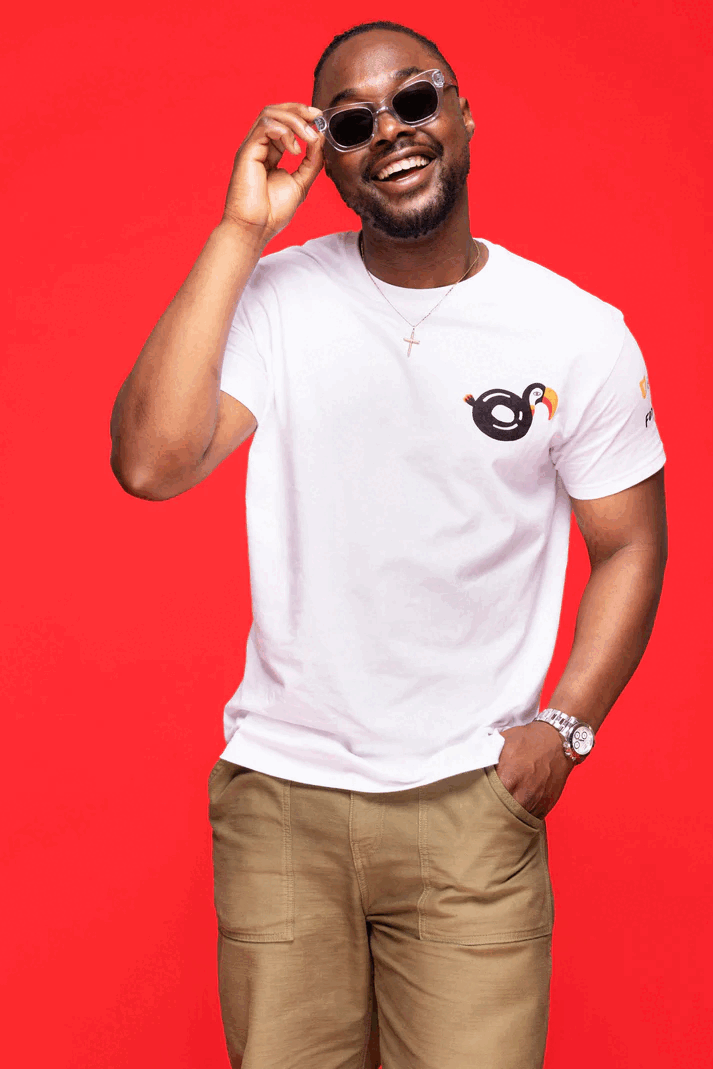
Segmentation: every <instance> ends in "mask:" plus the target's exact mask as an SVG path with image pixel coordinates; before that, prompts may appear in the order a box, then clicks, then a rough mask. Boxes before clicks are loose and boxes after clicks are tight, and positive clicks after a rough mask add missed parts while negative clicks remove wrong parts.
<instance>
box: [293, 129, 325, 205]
mask: <svg viewBox="0 0 713 1069" xmlns="http://www.w3.org/2000/svg"><path fill="white" fill-rule="evenodd" d="M322 148H323V141H322V139H321V138H320V139H319V140H318V141H316V142H308V143H307V151H306V153H305V158H304V159H303V160H302V162H301V163H300V165H299V167H297V168H296V169H295V170H294V171H293V173H292V177H293V178H294V180H295V181H296V182H297V183H298V184H299V185H300V186H301V187H302V199H303V200H304V198H305V197H306V196H307V192H308V190H309V187H310V186H311V185H312V183H313V182H314V180H315V178H316V177H317V175H318V174H319V172H320V170H321V169H322V165H323V163H324V153H323V151H322Z"/></svg>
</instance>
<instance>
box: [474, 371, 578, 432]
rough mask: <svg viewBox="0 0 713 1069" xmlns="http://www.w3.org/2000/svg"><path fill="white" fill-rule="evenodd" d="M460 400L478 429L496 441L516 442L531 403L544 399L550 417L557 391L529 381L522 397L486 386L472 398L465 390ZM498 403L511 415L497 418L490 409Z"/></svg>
mask: <svg viewBox="0 0 713 1069" xmlns="http://www.w3.org/2000/svg"><path fill="white" fill-rule="evenodd" d="M463 400H464V401H466V402H467V403H468V404H469V405H470V406H471V408H472V409H473V422H474V423H475V425H476V427H477V428H478V430H481V431H482V432H483V434H487V435H488V437H489V438H495V439H496V441H498V442H516V441H517V440H518V438H524V437H525V435H526V434H527V432H528V431H529V429H530V426H531V424H532V416H533V413H534V411H535V405H536V404H537V403H538V402H539V401H544V402H545V405H546V407H547V409H548V410H549V418H550V419H552V417H553V416H554V414H555V409H556V408H557V394H556V393H555V391H554V390H551V389H548V388H547V387H546V386H543V384H542V383H541V382H533V383H531V384H530V385H529V386H528V387H527V389H526V390H525V391H524V393H523V395H522V397H518V395H517V394H516V393H511V392H510V390H486V391H485V393H481V395H480V397H477V398H473V395H472V393H469V394H467V395H466V396H465V397H464V398H463ZM498 407H501V408H506V409H509V411H510V412H511V413H512V418H510V419H500V417H499V416H496V415H495V414H494V409H496V408H498Z"/></svg>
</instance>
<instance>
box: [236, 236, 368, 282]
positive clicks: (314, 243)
mask: <svg viewBox="0 0 713 1069" xmlns="http://www.w3.org/2000/svg"><path fill="white" fill-rule="evenodd" d="M349 238H350V232H349V231H344V232H342V233H336V234H325V235H324V236H323V237H319V238H311V239H310V240H309V241H306V242H305V243H304V244H303V245H289V246H288V247H287V248H285V249H280V250H279V252H272V253H268V254H267V255H266V256H263V257H261V259H260V261H259V262H258V264H257V266H256V268H255V270H254V272H253V274H252V276H251V279H250V285H251V289H252V290H253V291H256V290H268V289H280V288H282V287H283V286H285V285H287V284H289V285H290V286H294V285H295V284H300V283H302V284H305V285H313V284H314V283H315V282H316V281H318V279H319V278H320V277H321V278H323V279H325V280H326V279H329V278H334V276H335V272H340V271H342V270H343V266H344V258H345V256H346V252H347V243H348V240H349Z"/></svg>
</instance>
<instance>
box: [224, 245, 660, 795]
mask: <svg viewBox="0 0 713 1069" xmlns="http://www.w3.org/2000/svg"><path fill="white" fill-rule="evenodd" d="M479 240H480V241H481V242H484V244H486V245H487V247H488V251H489V258H488V261H487V263H486V264H485V266H484V267H483V268H482V269H481V270H480V271H479V272H478V273H477V274H476V275H475V276H474V277H473V278H471V279H468V280H467V281H466V282H462V283H460V285H458V286H456V288H455V289H454V290H453V291H452V292H451V293H450V294H449V295H448V296H447V297H446V298H445V300H444V301H443V303H442V304H441V305H440V306H439V307H438V309H437V310H436V311H435V312H434V313H433V314H432V315H431V316H429V318H428V319H427V320H426V321H425V322H424V323H423V324H421V326H419V327H418V328H417V330H416V338H417V340H418V343H419V344H418V345H414V346H413V348H412V351H411V356H410V357H409V356H407V352H408V345H407V342H406V340H405V339H408V337H409V336H410V334H411V329H410V327H408V326H407V324H406V322H404V320H403V319H401V318H400V316H399V315H398V314H397V312H396V311H394V309H393V308H392V307H391V306H390V305H389V304H388V302H387V301H386V300H385V299H384V297H383V296H381V294H380V293H379V292H378V291H377V289H376V288H375V286H374V284H373V283H372V281H371V280H370V278H369V277H368V275H367V273H366V271H365V269H364V266H363V264H362V262H361V259H360V257H359V253H358V249H357V234H356V233H353V232H348V233H342V234H331V235H329V236H327V237H322V238H317V239H315V240H312V241H308V242H306V244H304V245H302V246H299V247H292V248H288V249H284V250H283V251H281V252H277V253H274V254H271V255H268V256H265V257H264V258H263V259H262V260H261V261H260V263H259V264H258V266H257V267H256V269H255V271H254V273H253V275H252V277H251V279H250V282H249V284H248V286H247V288H246V290H245V293H244V294H243V297H242V299H241V301H240V302H239V304H238V307H237V311H236V314H235V317H234V320H233V323H232V326H231V330H230V334H229V338H228V341H227V345H226V352H225V360H224V365H223V371H222V378H221V389H222V390H224V391H226V392H227V393H229V394H230V395H232V396H233V397H235V398H237V399H238V400H240V401H242V402H243V404H245V405H246V406H247V407H248V408H249V409H250V410H251V411H252V412H253V414H254V415H255V417H256V419H257V421H258V428H257V431H256V432H255V435H254V438H253V441H252V443H251V447H250V456H249V463H248V481H247V495H246V510H247V525H248V547H249V560H250V575H251V589H252V600H253V625H252V628H251V631H250V634H249V638H248V642H247V657H246V665H245V674H244V677H243V680H242V682H241V684H240V686H239V687H238V690H237V692H236V693H235V695H234V696H233V698H231V700H230V701H229V702H228V704H227V706H226V708H225V718H224V728H225V739H226V743H227V745H226V748H225V750H224V751H223V754H222V756H223V757H224V758H225V759H226V760H228V761H233V762H235V763H236V764H240V765H244V766H246V767H248V768H253V769H257V770H258V771H261V772H267V773H269V774H271V775H274V776H279V777H282V778H285V779H290V780H296V781H298V782H302V783H311V784H318V785H322V786H326V787H339V788H343V789H347V790H356V791H371V792H378V791H396V790H404V789H406V788H411V787H416V786H420V785H423V784H427V783H431V782H434V781H436V780H439V779H443V778H444V777H447V776H452V775H455V774H457V773H460V772H464V771H469V770H471V769H476V768H481V767H484V766H486V765H489V764H494V763H496V762H497V760H498V757H499V754H500V750H501V748H502V745H503V742H504V740H503V737H502V735H501V734H500V733H499V731H500V729H503V728H507V727H512V726H515V725H518V724H525V723H527V722H529V721H530V720H531V719H532V718H533V717H534V716H535V714H536V713H537V711H538V708H539V700H540V693H541V690H542V687H543V683H544V678H545V675H546V672H547V669H548V667H549V663H550V660H551V657H552V652H553V648H554V643H555V638H556V634H557V627H558V622H559V615H560V606H561V601H562V590H563V584H564V576H565V566H566V562H567V550H568V542H569V523H570V512H571V504H570V495H571V497H574V498H597V497H603V496H605V495H607V494H614V493H617V492H618V491H620V490H624V489H626V488H627V487H630V486H633V485H634V484H635V483H637V482H640V481H641V480H642V479H645V478H647V477H648V476H649V475H652V474H653V473H654V472H656V471H658V470H659V468H661V467H662V466H663V463H664V460H665V455H664V451H663V448H662V445H661V440H660V438H659V434H658V430H657V428H656V423H655V421H654V417H653V410H652V408H651V399H650V392H649V385H648V377H647V373H646V367H645V365H644V360H643V358H642V355H641V352H640V350H639V347H638V345H637V343H636V342H635V340H634V338H633V337H632V335H631V333H630V331H629V329H628V327H627V326H626V325H625V323H624V318H623V316H622V313H621V312H620V311H618V310H617V309H616V308H614V307H613V306H612V305H610V304H607V303H606V302H604V301H601V300H599V299H598V298H597V297H594V296H592V295H591V294H589V293H586V292H585V291H584V290H582V289H580V288H579V287H577V286H576V285H574V283H572V282H570V281H568V280H567V279H565V278H562V277H561V276H559V275H557V274H555V273H554V272H553V271H550V270H548V269H546V268H544V267H541V266H540V265H538V264H536V263H533V262H531V261H529V260H526V259H524V258H523V257H521V256H517V255H516V254H514V253H512V252H509V251H508V250H507V249H505V248H503V247H502V246H501V245H496V244H495V243H493V242H491V241H485V239H483V238H480V239H479ZM379 286H380V287H381V289H382V291H383V292H384V293H386V294H387V295H388V298H389V300H390V301H392V302H393V304H394V305H395V307H396V308H398V309H399V311H400V312H402V313H403V315H404V316H405V317H406V319H407V320H409V321H410V322H411V323H416V322H417V321H418V320H419V319H421V318H422V317H423V316H424V315H425V314H426V312H428V311H429V309H431V308H432V307H433V305H434V304H436V302H437V301H438V299H439V297H442V296H443V295H444V293H445V289H426V290H423V289H421V290H418V289H404V288H401V287H397V286H390V285H388V284H386V283H384V282H381V281H379ZM467 398H469V400H467Z"/></svg>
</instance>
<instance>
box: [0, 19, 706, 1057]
mask: <svg viewBox="0 0 713 1069" xmlns="http://www.w3.org/2000/svg"><path fill="white" fill-rule="evenodd" d="M372 18H392V19H397V20H399V21H408V22H409V23H410V24H411V25H413V26H414V27H415V28H416V29H418V30H420V31H422V32H424V33H426V34H427V35H430V36H432V37H434V38H435V40H436V41H437V42H438V44H439V45H440V47H441V48H442V49H443V51H444V52H445V53H446V55H447V56H448V57H449V59H450V61H451V63H452V64H453V65H454V66H455V68H456V70H457V72H458V74H459V78H460V84H461V89H462V91H463V92H464V93H466V94H467V95H468V97H469V98H470V101H471V104H472V107H473V111H474V115H475V120H476V124H477V128H476V135H475V139H474V142H473V169H472V175H471V180H470V190H471V202H472V218H473V230H474V233H475V234H476V235H478V236H481V237H484V238H486V239H490V240H491V241H494V242H498V243H500V244H502V245H505V246H506V247H507V248H509V249H511V250H513V251H514V252H517V253H519V254H521V255H523V256H525V257H528V258H529V259H532V260H535V261H537V262H538V263H541V264H544V265H545V266H546V267H549V268H551V269H553V270H554V271H556V272H558V273H559V274H562V275H565V276H566V277H567V278H570V279H572V280H573V281H574V282H576V283H577V284H578V285H580V286H582V287H583V288H584V289H586V290H589V291H590V292H592V293H594V294H596V295H597V296H599V297H601V298H603V299H604V300H606V301H609V302H610V303H612V304H614V305H615V306H616V307H618V308H620V309H622V310H623V311H624V313H625V315H626V319H627V322H628V324H629V326H630V327H631V329H632V331H633V333H634V335H635V337H636V338H637V340H638V342H639V344H640V345H641V348H642V350H643V352H644V355H645V358H646V360H647V362H648V367H649V372H650V379H651V385H652V392H653V400H654V405H655V409H656V417H657V420H658V423H659V427H660V430H661V433H662V436H663V438H664V444H665V446H666V449H667V453H668V469H667V475H668V489H669V508H670V520H671V560H670V565H669V571H668V576H667V582H666V587H665V591H664V597H663V602H662V607H661V611H660V615H659V619H658V622H657V625H656V628H655V631H654V635H653V638H652V640H651V644H650V647H649V651H648V653H647V655H646V657H645V659H644V662H643V664H642V667H641V668H640V670H639V672H638V674H637V675H636V676H635V678H634V680H633V681H632V683H631V684H630V685H629V687H628V688H627V690H626V692H625V694H624V695H623V697H622V698H621V700H620V701H619V702H618V704H617V706H616V708H615V710H614V711H613V713H612V714H611V716H610V718H609V720H608V721H607V723H606V725H605V726H604V728H603V730H602V732H601V734H600V736H599V741H598V746H597V750H596V752H595V755H594V756H593V758H592V759H591V761H590V762H588V763H587V765H585V766H584V767H583V768H582V769H580V770H577V772H576V773H575V774H574V775H573V776H572V777H571V778H570V781H569V784H568V786H567V790H566V793H565V795H564V796H563V798H562V800H561V801H560V803H559V805H558V806H557V808H556V809H555V810H554V811H553V813H552V815H551V817H550V818H549V821H548V823H549V828H550V839H551V860H552V871H553V880H554V886H555V896H556V909H557V919H556V927H555V938H554V958H555V973H554V981H553V987H552V1014H551V1025H550V1040H549V1047H548V1054H547V1069H572V1067H573V1066H575V1067H576V1069H594V1067H597V1069H601V1067H612V1069H641V1066H647V1067H657V1066H661V1067H666V1069H674V1067H679V1066H680V1067H685V1069H698V1067H700V1069H703V1067H704V1066H706V1067H708V1066H709V1065H710V1051H711V1049H712V1048H713V1042H712V1038H713V1037H712V1036H711V1034H710V1033H711V1028H710V1021H711V1016H710V1005H709V1002H708V997H709V995H710V985H709V982H708V975H709V961H710V955H711V945H712V942H713V941H712V939H711V929H710V925H709V913H710V907H709V893H708V887H709V885H710V882H711V877H712V875H713V873H712V872H711V868H712V866H711V862H710V845H709V844H710V841H711V820H710V815H711V809H712V807H711V803H710V784H709V781H708V778H707V768H708V766H709V761H708V759H707V756H706V755H707V748H708V724H709V719H710V716H709V710H708V699H709V690H710V688H709V685H708V678H707V673H708V655H709V650H708V617H709V604H710V593H709V589H710V588H709V583H710V578H711V576H710V571H711V566H710V549H709V546H710V535H709V530H710V506H709V500H708V474H707V473H708V463H709V461H710V444H711V422H712V421H711V416H710V411H711V402H710V397H711V388H712V387H713V377H712V376H711V371H710V355H709V354H710V349H709V348H706V347H705V346H704V344H703V338H704V302H705V304H706V305H707V304H708V301H709V296H708V295H709V291H710V283H711V278H710V273H709V271H708V249H709V242H710V234H709V233H708V234H706V233H705V230H704V221H705V216H704V213H703V210H702V209H703V204H702V199H703V191H702V186H703V179H704V174H705V172H706V169H707V166H708V163H709V158H708V157H709V147H710V140H709V134H707V133H706V132H707V131H710V121H711V116H710V109H709V107H707V105H708V102H709V86H710V71H707V72H706V70H705V69H704V55H705V51H704V49H705V42H706V40H708V39H710V28H711V27H710V21H711V20H710V8H709V7H708V6H707V5H704V4H703V3H696V2H695V0H682V2H681V3H675V4H674V3H673V2H671V3H669V4H665V3H661V2H658V0H656V2H648V3H646V4H639V3H636V2H635V0H623V2H622V0H603V2H602V3H600V4H598V5H576V6H575V5H573V4H572V3H571V2H570V0H513V2H512V3H510V4H507V5H495V6H494V5H485V4H482V5H475V6H473V5H470V6H469V7H468V9H467V11H465V10H458V9H457V8H455V7H451V8H449V9H443V8H437V9H434V8H433V6H432V5H428V4H425V3H423V2H419V3H412V4H410V5H398V4H394V3H384V4H376V5H375V4H368V5H367V6H366V7H365V8H364V7H360V8H359V9H358V10H357V11H355V12H353V13H349V12H344V11H343V10H335V9H334V8H333V7H331V6H330V5H327V4H325V3H324V2H323V0H320V2H319V3H318V4H313V5H311V6H310V7H309V8H308V9H306V10H304V9H299V8H298V6H297V5H290V4H283V5H282V6H275V5H255V7H253V6H252V5H250V6H248V5H244V6H242V7H241V6H240V5H235V4H232V3H230V4H229V3H226V2H225V0H221V2H217V3H213V4H212V5H197V6H196V5H193V4H187V3H184V2H179V3H178V4H177V3H176V2H175V0H171V2H170V3H169V2H168V0H148V2H147V0H141V2H140V3H139V2H138V0H123V2H116V0H108V2H106V3H104V4H102V5H101V7H100V8H98V7H97V6H96V5H95V4H91V5H90V4H88V3H78V2H76V0H69V2H68V3H66V4H63V5H59V6H58V5H52V7H51V8H49V7H48V8H47V9H42V8H39V7H37V6H35V5H30V7H28V8H24V7H19V8H16V9H15V12H14V14H13V20H14V21H13V26H12V32H11V34H10V35H9V36H8V37H7V42H8V43H7V45H6V48H5V55H4V56H3V64H2V75H1V78H2V86H3V93H2V99H3V102H4V106H3V108H2V119H1V122H2V127H3V135H4V141H5V143H6V144H7V145H8V146H9V153H8V155H7V161H8V162H7V163H6V164H5V166H4V168H3V172H2V182H3V188H4V196H5V203H6V205H7V207H8V209H9V213H8V215H9V218H8V219H7V221H6V222H5V224H4V231H5V253H4V255H3V257H2V261H3V266H4V268H5V271H6V279H5V288H6V293H7V294H8V297H9V299H10V304H9V307H8V310H7V312H6V314H5V322H6V324H8V326H7V327H6V337H7V341H8V345H7V349H8V355H7V357H6V359H5V361H4V362H3V366H2V370H1V375H2V398H3V402H4V411H5V415H4V418H3V421H2V426H1V429H0V433H1V435H2V443H3V457H4V459H3V483H4V489H5V518H4V523H3V528H4V535H5V553H4V557H5V562H6V576H5V580H4V587H5V613H4V620H3V627H4V631H3V641H2V654H3V658H4V661H5V667H4V680H3V691H4V695H5V715H4V719H3V756H4V762H3V764H4V770H3V774H2V790H3V792H4V800H3V812H4V813H5V815H6V818H9V819H8V825H9V827H8V833H7V834H6V836H5V837H4V838H5V843H6V847H7V859H6V861H5V869H4V878H3V889H4V890H3V895H4V898H5V903H4V906H3V910H2V915H3V920H4V921H6V922H7V930H6V932H5V934H4V935H3V936H2V945H3V951H4V954H3V956H4V958H5V962H6V965H5V970H4V973H5V981H6V985H7V986H6V988H5V991H4V993H3V994H2V1005H3V1008H4V1009H5V1011H6V1013H7V1014H8V1024H7V1025H6V1026H5V1028H4V1029H3V1040H2V1047H3V1048H4V1049H3V1053H4V1054H5V1056H6V1060H7V1064H9V1065H13V1066H15V1065H16V1066H20V1065H21V1066H23V1069H35V1067H39V1066H41V1065H42V1066H44V1065H48V1064H51V1065H52V1066H53V1069H79V1067H87V1069H90V1067H91V1069H143V1067H149V1066H151V1067H156V1066H168V1065H170V1066H172V1067H174V1069H196V1067H200V1069H212V1067H215V1069H218V1067H221V1066H225V1065H226V1064H227V1061H226V1056H225V1052H224V1045H223V1037H222V1030H221V1024H220V1018H219V1010H218V999H217V988H216V979H215V919H214V913H213V905H212V886H211V872H210V830H209V825H208V822H207V795H206V779H207V776H208V772H209V770H210V768H211V766H212V765H213V763H214V762H215V760H216V758H217V757H218V756H219V754H220V751H221V749H222V746H223V737H222V706H223V704H224V702H225V701H226V700H227V698H228V697H229V696H230V695H231V694H232V692H233V691H234V689H235V687H236V686H237V684H238V682H239V680H240V677H241V672H242V666H243V654H244V643H245V638H246V635H247V629H248V626H249V621H250V607H249V593H248V585H247V584H248V572H247V559H246V545H245V534H244V508H243V486H244V475H245V463H246V457H247V448H248V447H247V446H245V447H243V448H242V449H241V450H240V451H239V452H238V453H237V454H236V455H234V456H233V457H232V458H231V459H229V460H228V461H227V462H226V463H225V464H224V465H223V466H222V467H221V468H220V469H219V470H218V471H217V472H216V473H215V474H214V475H212V476H211V478H210V479H209V480H208V481H207V482H206V483H204V484H203V485H201V486H199V487H197V488H196V489H194V490H192V491H191V492H190V493H189V494H186V495H184V496H183V497H179V498H177V499H175V500H173V501H169V502H165V503H161V504H155V503H147V502H142V501H138V500H135V499H133V498H130V497H128V496H127V495H126V494H124V493H123V492H122V491H121V489H120V488H119V486H118V484H117V483H116V482H115V481H114V479H113V476H112V474H111V472H110V469H109V463H108V456H109V437H108V421H109V413H110V409H111V405H112V402H113V399H114V396H115V394H116V391H117V389H118V387H119V385H120V383H121V381H122V380H123V378H124V376H125V375H126V373H127V372H128V370H129V368H130V366H131V364H132V363H133V361H134V359H135V358H136V355H137V354H138V352H139V350H140V349H141V346H142V345H143V343H144V341H145V339H146V337H147V336H148V334H149V333H150V331H151V329H152V328H153V326H154V324H155V322H156V320H157V319H158V317H159V315H160V314H161V312H162V311H163V310H164V308H165V307H166V305H167V304H168V302H169V300H170V299H171V298H172V296H173V295H174V293H175V291H176V290H177V289H178V287H179V286H180V284H181V283H182V281H183V279H184V278H185V276H186V274H187V273H188V271H189V269H190V267H191V265H192V263H193V261H194V260H195V258H196V256H197V254H198V252H199V251H200V249H201V247H202V245H203V243H204V242H205V240H206V238H207V236H208V234H209V232H210V230H211V229H212V228H213V227H214V226H215V225H216V224H217V222H218V221H219V219H220V215H221V211H222V206H223V202H224V198H225V191H226V189H227V183H228V180H229V177H230V172H231V167H232V161H233V156H234V153H235V151H236V149H237V147H238V144H239V143H240V141H241V139H242V136H243V135H244V133H245V132H246V130H247V128H248V126H249V125H250V123H251V122H252V120H253V118H254V116H255V114H256V113H257V112H258V111H259V109H260V108H261V107H262V106H263V105H264V104H266V103H270V102H273V103H274V102H278V101H281V100H293V99H299V100H305V101H307V100H308V99H309V95H310V88H311V77H310V72H311V70H312V68H313V66H314V63H315V61H316V60H317V58H318V55H319V53H320V51H321V49H322V48H323V46H324V45H325V44H326V43H327V42H328V41H329V39H330V38H331V37H332V35H333V34H334V33H336V32H339V31H341V30H343V29H345V28H346V27H348V26H349V25H351V24H352V23H354V22H357V21H361V20H366V19H372ZM6 28H7V22H6ZM707 137H708V139H707ZM356 227H357V220H356V217H354V216H353V215H351V213H350V212H348V211H347V210H346V208H344V206H343V205H342V204H341V202H340V201H339V199H338V198H337V196H336V194H335V192H334V190H333V189H332V187H331V186H330V184H329V182H328V180H327V179H326V178H325V177H324V176H323V175H322V176H320V178H319V179H318V182H317V184H316V185H315V187H314V189H313V191H312V192H311V194H310V196H309V198H308V200H307V202H306V204H305V205H304V206H303V207H302V208H301V209H300V211H299V213H298V215H297V216H296V218H295V220H294V222H293V224H292V225H291V226H290V227H289V229H288V230H287V231H285V232H283V234H281V235H280V238H279V241H276V242H275V243H274V248H275V249H277V248H279V247H282V246H283V245H285V244H293V243H299V242H302V241H304V240H306V239H307V238H309V237H313V236H316V235H318V234H323V233H326V232H329V231H333V230H339V229H355V228H356ZM585 579H586V566H585V560H584V553H583V550H582V545H581V541H580V540H579V536H578V535H575V537H574V539H573V550H572V558H571V567H570V571H569V578H568V588H567V596H566V601H565V609H564V614H563V626H562V636H561V641H560V644H559V646H558V650H557V653H556V656H555V660H554V663H553V668H552V671H551V674H550V683H551V680H552V678H553V677H554V674H555V673H556V672H557V671H558V670H559V669H560V668H561V666H562V664H563V661H564V657H565V655H566V650H567V645H568V642H569V640H570V638H571V632H572V625H573V618H574V611H575V607H576V599H577V595H578V592H579V590H581V587H582V585H583V583H584V581H585ZM548 695H549V687H548V688H547V689H546V691H545V695H544V696H545V698H547V697H548ZM315 1069H319V1067H317V1066H316V1067H315Z"/></svg>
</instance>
